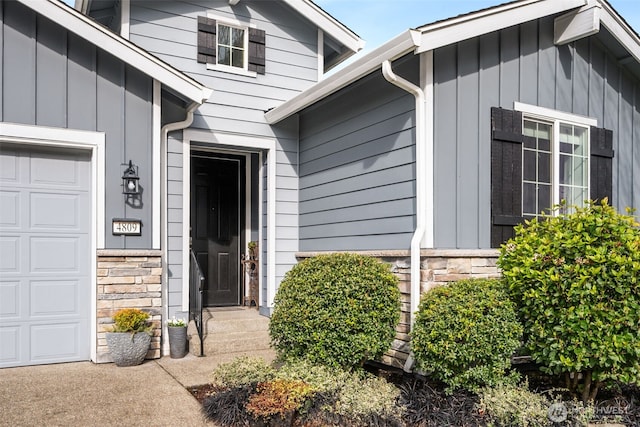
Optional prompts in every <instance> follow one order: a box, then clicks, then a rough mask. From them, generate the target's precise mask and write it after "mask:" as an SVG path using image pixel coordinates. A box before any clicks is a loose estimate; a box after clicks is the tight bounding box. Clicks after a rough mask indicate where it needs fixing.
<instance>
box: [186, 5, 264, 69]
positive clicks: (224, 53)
mask: <svg viewBox="0 0 640 427" xmlns="http://www.w3.org/2000/svg"><path fill="white" fill-rule="evenodd" d="M265 38H266V35H265V32H264V31H263V30H259V29H257V28H251V27H248V26H242V25H239V24H237V23H229V22H225V21H223V20H220V19H213V18H210V17H205V16H199V17H198V58H197V59H198V62H200V63H204V64H207V68H208V69H211V70H219V71H227V72H234V73H240V74H249V75H255V74H265Z"/></svg>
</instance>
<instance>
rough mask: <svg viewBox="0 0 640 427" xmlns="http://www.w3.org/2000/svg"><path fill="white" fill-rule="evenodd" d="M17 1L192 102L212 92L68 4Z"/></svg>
mask: <svg viewBox="0 0 640 427" xmlns="http://www.w3.org/2000/svg"><path fill="white" fill-rule="evenodd" d="M18 1H19V2H20V3H22V4H23V5H25V6H27V7H28V8H30V9H32V10H33V11H34V12H36V13H39V14H41V15H43V16H45V17H46V18H48V19H50V20H52V21H53V22H55V23H56V24H58V25H60V26H62V27H64V28H65V29H67V30H68V31H70V32H72V33H74V34H76V35H78V36H79V37H81V38H83V39H85V40H87V41H88V42H90V43H92V44H94V45H95V46H97V47H99V48H100V49H102V50H104V51H106V52H108V53H110V54H112V55H113V56H115V57H117V58H119V59H120V60H121V61H123V62H125V63H127V64H129V65H131V66H132V67H134V68H136V69H138V70H140V71H142V72H143V73H145V74H147V75H148V76H150V77H152V78H154V79H155V80H158V81H159V82H161V83H162V84H164V85H166V86H167V87H169V88H171V89H173V90H174V91H175V92H177V93H178V94H180V95H182V96H184V97H185V98H187V99H189V100H190V101H191V102H196V103H198V104H202V103H204V102H205V101H206V100H207V99H209V97H210V96H211V94H212V93H213V91H212V90H211V89H209V88H207V87H206V86H203V85H202V84H200V83H198V82H197V81H195V80H194V79H192V78H191V77H189V76H187V75H186V74H184V73H182V72H180V71H178V70H177V69H175V68H173V67H172V66H171V65H169V64H167V63H166V62H164V61H162V60H160V59H158V58H156V57H155V56H153V55H151V54H150V53H149V52H147V51H145V50H144V49H141V48H139V47H138V46H136V45H135V44H133V43H131V42H130V41H128V40H126V39H124V38H122V37H120V36H119V35H117V34H115V33H113V32H112V31H111V30H109V29H107V28H105V27H103V26H102V25H100V24H98V23H96V22H95V21H93V20H92V19H90V18H88V17H87V16H85V15H83V14H82V13H80V12H78V11H77V10H75V9H73V8H71V7H69V6H67V5H66V4H64V3H63V2H62V1H58V0H46V1H43V0H18Z"/></svg>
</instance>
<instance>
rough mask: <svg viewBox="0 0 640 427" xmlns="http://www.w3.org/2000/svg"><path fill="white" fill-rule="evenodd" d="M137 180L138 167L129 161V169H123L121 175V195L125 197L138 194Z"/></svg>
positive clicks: (138, 178)
mask: <svg viewBox="0 0 640 427" xmlns="http://www.w3.org/2000/svg"><path fill="white" fill-rule="evenodd" d="M139 180H140V177H139V176H138V167H137V166H136V165H134V164H133V163H131V160H129V167H128V168H127V169H125V171H124V174H123V175H122V194H125V195H127V196H132V195H136V194H140V186H139V185H138V181H139Z"/></svg>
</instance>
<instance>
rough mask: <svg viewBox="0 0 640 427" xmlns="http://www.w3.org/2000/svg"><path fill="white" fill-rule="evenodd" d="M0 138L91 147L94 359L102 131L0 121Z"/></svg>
mask: <svg viewBox="0 0 640 427" xmlns="http://www.w3.org/2000/svg"><path fill="white" fill-rule="evenodd" d="M0 141H2V142H11V143H15V144H18V145H25V146H28V145H37V146H48V147H54V148H73V149H76V150H89V151H91V182H92V187H91V230H90V233H91V236H90V246H91V247H90V250H91V253H92V254H93V256H91V257H90V260H91V261H90V263H91V265H90V267H89V280H90V286H91V291H90V295H91V296H90V297H91V307H90V309H89V316H90V317H91V318H90V319H89V320H90V322H91V324H90V326H89V337H88V339H89V356H90V358H91V361H92V362H94V363H97V346H98V342H97V341H98V340H97V334H98V325H97V298H98V296H97V251H98V249H103V248H104V239H105V212H104V200H105V188H104V187H105V186H104V184H105V182H104V181H105V133H104V132H93V131H84V130H76V129H66V128H55V127H47V126H34V125H22V124H15V123H6V122H0Z"/></svg>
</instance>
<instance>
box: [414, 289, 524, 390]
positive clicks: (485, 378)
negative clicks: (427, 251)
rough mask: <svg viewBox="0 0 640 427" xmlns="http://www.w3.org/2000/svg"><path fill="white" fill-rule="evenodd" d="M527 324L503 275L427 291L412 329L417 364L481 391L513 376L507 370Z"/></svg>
mask: <svg viewBox="0 0 640 427" xmlns="http://www.w3.org/2000/svg"><path fill="white" fill-rule="evenodd" d="M521 336H522V326H521V325H520V323H519V322H518V320H517V316H516V311H515V307H514V304H513V303H512V302H511V300H510V299H509V297H508V294H507V292H506V290H505V289H504V286H503V284H502V282H501V281H499V280H495V279H494V280H486V279H483V280H481V279H470V280H463V281H460V282H454V283H450V284H448V285H444V286H440V287H437V288H435V289H432V290H431V291H429V292H427V293H425V294H424V295H423V296H422V301H421V302H420V306H419V309H418V313H417V315H416V322H415V326H414V329H413V332H412V333H411V348H412V350H413V353H414V354H415V357H416V361H417V362H418V367H419V368H421V369H423V370H425V371H427V372H429V373H430V374H431V375H432V376H433V377H434V378H436V379H438V380H440V381H442V382H444V383H445V384H446V385H447V392H449V393H450V392H452V391H453V390H454V389H456V388H464V389H467V390H470V391H477V390H478V389H479V388H481V387H485V386H496V385H500V384H503V383H511V382H514V381H515V380H516V379H517V377H516V375H515V373H514V374H510V375H506V376H505V370H506V369H507V368H509V366H510V358H511V355H512V354H513V352H514V351H515V350H516V349H517V348H518V347H519V345H520V340H521Z"/></svg>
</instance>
